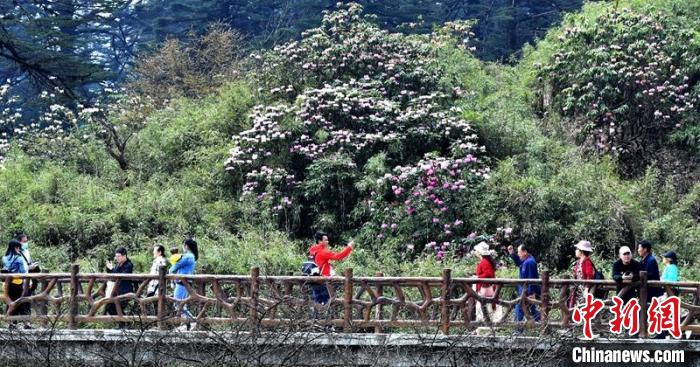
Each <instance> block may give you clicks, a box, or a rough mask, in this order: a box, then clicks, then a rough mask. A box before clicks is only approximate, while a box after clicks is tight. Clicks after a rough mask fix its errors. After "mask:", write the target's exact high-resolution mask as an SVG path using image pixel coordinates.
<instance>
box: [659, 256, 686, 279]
mask: <svg viewBox="0 0 700 367" xmlns="http://www.w3.org/2000/svg"><path fill="white" fill-rule="evenodd" d="M661 256H663V257H664V265H666V267H665V268H664V272H663V274H662V275H661V281H663V282H678V281H680V280H681V276H680V274H679V272H678V257H677V256H676V253H675V252H673V251H668V252H666V253H665V254H663V255H661Z"/></svg>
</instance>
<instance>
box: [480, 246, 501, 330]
mask: <svg viewBox="0 0 700 367" xmlns="http://www.w3.org/2000/svg"><path fill="white" fill-rule="evenodd" d="M474 253H475V254H476V256H478V257H479V259H480V260H479V264H477V266H476V272H475V273H476V277H477V278H480V279H493V278H495V277H496V264H495V262H494V260H493V257H494V256H495V254H496V252H495V251H494V250H490V249H489V245H488V244H487V243H486V242H480V243H479V244H478V245H476V246H474ZM474 288H475V290H476V293H477V294H478V295H479V296H481V297H485V298H493V297H494V296H495V295H496V291H495V287H494V285H493V284H491V283H476V284H475V287H474ZM500 309H501V306H498V305H496V304H495V303H492V304H490V305H487V306H486V312H488V315H489V320H491V322H495V321H498V320H500V319H501V312H500V311H501V310H500ZM484 319H485V318H484V314H483V310H482V307H481V303H480V302H477V304H476V321H481V320H484Z"/></svg>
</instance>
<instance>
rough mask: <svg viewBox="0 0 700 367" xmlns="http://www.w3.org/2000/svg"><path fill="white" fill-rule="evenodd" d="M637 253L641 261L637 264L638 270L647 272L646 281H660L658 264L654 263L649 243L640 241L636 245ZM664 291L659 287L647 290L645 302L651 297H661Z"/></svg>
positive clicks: (649, 300) (654, 259)
mask: <svg viewBox="0 0 700 367" xmlns="http://www.w3.org/2000/svg"><path fill="white" fill-rule="evenodd" d="M637 253H638V254H639V257H641V258H642V260H641V261H640V262H639V270H640V271H646V272H647V280H661V276H660V275H659V263H658V262H656V258H655V257H654V254H653V253H652V252H651V242H649V241H647V240H642V241H639V243H637ZM663 294H664V290H663V288H661V287H648V288H647V302H651V299H652V297H661V296H663Z"/></svg>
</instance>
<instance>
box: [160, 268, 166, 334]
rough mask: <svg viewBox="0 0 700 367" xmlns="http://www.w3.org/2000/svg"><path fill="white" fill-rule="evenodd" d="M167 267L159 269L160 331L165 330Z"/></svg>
mask: <svg viewBox="0 0 700 367" xmlns="http://www.w3.org/2000/svg"><path fill="white" fill-rule="evenodd" d="M165 273H166V271H165V266H161V267H159V268H158V329H160V330H165V290H166V289H167V283H166V281H165Z"/></svg>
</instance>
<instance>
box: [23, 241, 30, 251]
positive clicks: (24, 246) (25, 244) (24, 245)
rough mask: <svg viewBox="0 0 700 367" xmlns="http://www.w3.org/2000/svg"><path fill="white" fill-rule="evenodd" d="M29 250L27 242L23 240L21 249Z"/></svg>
mask: <svg viewBox="0 0 700 367" xmlns="http://www.w3.org/2000/svg"><path fill="white" fill-rule="evenodd" d="M27 250H29V242H25V243H23V244H22V251H27Z"/></svg>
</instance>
